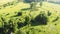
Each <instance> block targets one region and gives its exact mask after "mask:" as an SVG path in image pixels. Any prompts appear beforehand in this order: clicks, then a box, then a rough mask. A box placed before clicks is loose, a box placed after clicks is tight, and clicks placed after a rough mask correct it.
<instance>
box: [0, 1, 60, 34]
mask: <svg viewBox="0 0 60 34" xmlns="http://www.w3.org/2000/svg"><path fill="white" fill-rule="evenodd" d="M10 7H12V8H10ZM28 7H29V4H24V3H18V4H17V5H15V6H7V7H5V8H2V9H0V15H3V16H4V15H5V14H7V13H9V14H10V15H8V16H5V17H8V18H9V17H10V16H14V15H15V13H14V12H19V11H21V8H28ZM59 9H60V5H57V4H52V3H48V2H44V3H43V6H42V7H41V8H38V11H32V12H30V10H25V11H23V10H22V12H23V15H22V17H23V16H26V15H29V14H31V16H32V17H33V18H35V17H36V16H37V15H38V14H39V13H40V11H44V12H45V13H46V15H47V12H48V11H49V12H51V16H47V17H48V20H49V21H48V24H47V25H38V26H31V27H27V26H25V27H23V28H21V29H22V30H23V31H25V30H26V31H27V30H29V29H30V28H34V29H35V30H34V31H33V30H32V32H34V34H60V23H59V22H60V15H59V13H60V12H59V11H60V10H59ZM24 12H26V13H24ZM57 16H58V17H59V19H58V20H57V21H56V22H52V21H53V20H54V19H56V17H57ZM55 24H57V25H55ZM32 32H31V30H29V33H30V34H33V33H32Z"/></svg>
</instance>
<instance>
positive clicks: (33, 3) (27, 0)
mask: <svg viewBox="0 0 60 34" xmlns="http://www.w3.org/2000/svg"><path fill="white" fill-rule="evenodd" d="M43 1H44V0H24V2H25V3H29V4H30V8H33V9H34V8H36V5H37V3H38V2H39V3H40V6H42V2H43Z"/></svg>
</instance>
